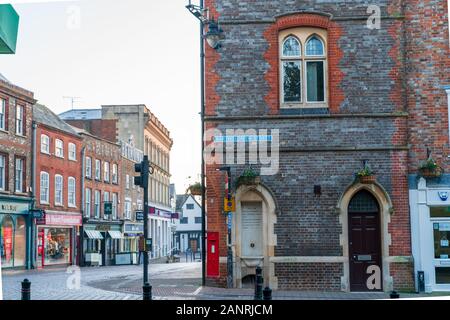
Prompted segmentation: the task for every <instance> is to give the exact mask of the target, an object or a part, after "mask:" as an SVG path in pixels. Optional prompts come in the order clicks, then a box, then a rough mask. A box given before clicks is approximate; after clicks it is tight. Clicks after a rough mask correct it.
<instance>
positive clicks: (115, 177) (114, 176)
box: [112, 163, 119, 184]
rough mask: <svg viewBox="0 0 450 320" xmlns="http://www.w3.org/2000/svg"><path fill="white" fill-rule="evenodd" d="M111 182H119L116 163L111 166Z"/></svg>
mask: <svg viewBox="0 0 450 320" xmlns="http://www.w3.org/2000/svg"><path fill="white" fill-rule="evenodd" d="M112 183H114V184H118V183H119V174H118V167H117V164H116V163H114V164H113V166H112Z"/></svg>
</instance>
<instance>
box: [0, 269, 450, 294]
mask: <svg viewBox="0 0 450 320" xmlns="http://www.w3.org/2000/svg"><path fill="white" fill-rule="evenodd" d="M67 271H68V270H67V269H66V268H57V269H45V270H31V271H4V272H3V294H4V299H5V300H19V299H20V287H21V285H20V283H21V281H23V279H25V278H28V279H29V280H30V281H31V283H32V285H31V288H32V290H31V292H32V293H31V297H32V299H33V300H141V297H142V266H111V267H87V268H81V269H79V271H80V273H79V278H78V279H79V287H77V286H76V282H77V281H73V280H76V279H75V277H74V274H73V273H67ZM149 279H150V283H151V285H152V287H153V298H154V299H155V300H253V294H254V293H253V290H252V289H225V288H211V287H201V263H199V262H194V263H183V262H181V263H171V264H152V265H150V267H149ZM273 299H274V300H378V299H389V295H388V294H386V293H373V292H369V293H345V292H307V291H274V292H273ZM401 299H425V300H427V299H433V300H444V299H445V300H450V293H447V294H445V293H442V294H437V293H434V294H432V295H427V294H424V295H417V294H401Z"/></svg>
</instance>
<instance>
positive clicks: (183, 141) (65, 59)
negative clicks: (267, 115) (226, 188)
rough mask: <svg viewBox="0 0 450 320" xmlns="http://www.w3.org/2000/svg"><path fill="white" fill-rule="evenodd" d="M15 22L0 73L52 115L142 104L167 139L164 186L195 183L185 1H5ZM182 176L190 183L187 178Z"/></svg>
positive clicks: (195, 65)
mask: <svg viewBox="0 0 450 320" xmlns="http://www.w3.org/2000/svg"><path fill="white" fill-rule="evenodd" d="M11 2H12V3H13V6H14V8H15V9H16V11H17V12H18V14H19V15H20V25H19V36H18V43H17V49H16V54H15V55H0V73H2V74H3V75H4V76H5V77H6V78H7V79H8V80H9V81H11V82H13V83H14V84H16V85H18V86H20V87H23V88H25V89H27V90H30V91H32V92H34V94H35V98H36V99H37V100H38V101H39V103H42V104H45V105H46V106H48V107H49V108H50V109H51V110H53V111H54V112H55V113H57V114H59V113H61V112H63V111H66V110H69V109H70V108H71V101H70V99H64V97H67V96H72V97H79V99H76V102H75V104H74V107H75V108H99V107H100V106H101V105H102V104H106V105H107V104H145V105H147V106H148V107H149V108H150V110H151V111H152V112H153V113H154V114H155V115H156V116H157V117H158V118H159V119H160V120H161V121H162V123H163V124H164V125H165V126H166V127H167V128H168V129H169V131H170V132H171V137H172V139H173V140H174V145H173V148H172V152H171V173H172V183H175V184H176V190H177V193H183V192H184V191H185V189H186V187H187V186H188V185H189V183H193V182H195V181H199V173H200V168H201V166H200V160H201V157H200V155H201V140H200V138H201V122H200V114H199V112H200V58H199V54H200V53H199V34H198V33H199V24H198V21H197V19H196V18H195V17H194V16H192V15H191V14H190V13H189V12H188V11H187V9H186V8H185V5H186V4H187V2H188V0H169V1H167V0H165V1H156V0H81V1H61V0H58V1H47V2H44V1H37V0H19V1H15V2H14V1H11ZM188 177H190V178H188Z"/></svg>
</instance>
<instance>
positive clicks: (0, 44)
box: [0, 4, 19, 54]
mask: <svg viewBox="0 0 450 320" xmlns="http://www.w3.org/2000/svg"><path fill="white" fill-rule="evenodd" d="M18 30H19V15H18V14H17V12H16V10H14V8H13V7H12V5H10V4H0V54H11V53H15V52H16V44H17V33H18Z"/></svg>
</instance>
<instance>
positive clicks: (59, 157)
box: [55, 154, 64, 159]
mask: <svg viewBox="0 0 450 320" xmlns="http://www.w3.org/2000/svg"><path fill="white" fill-rule="evenodd" d="M55 157H57V158H58V159H64V157H61V156H57V155H56V154H55Z"/></svg>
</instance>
